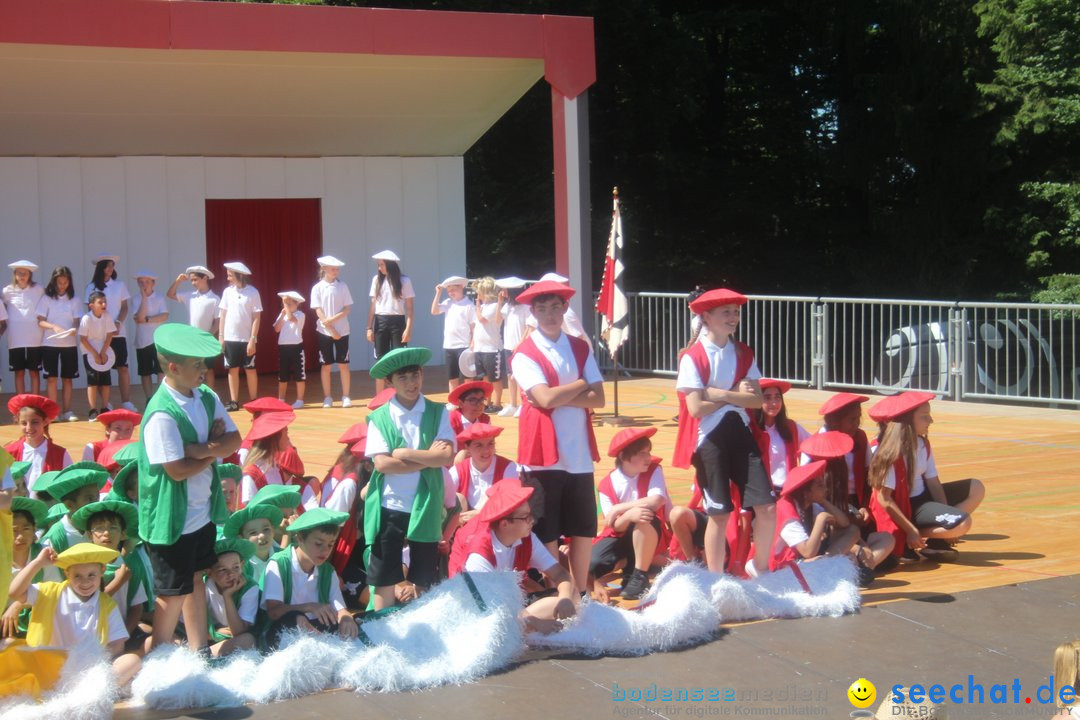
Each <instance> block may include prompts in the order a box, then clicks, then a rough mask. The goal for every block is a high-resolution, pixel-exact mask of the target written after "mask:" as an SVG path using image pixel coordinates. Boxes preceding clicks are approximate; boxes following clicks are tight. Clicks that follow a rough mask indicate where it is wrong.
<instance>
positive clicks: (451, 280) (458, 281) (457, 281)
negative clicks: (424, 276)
mask: <svg viewBox="0 0 1080 720" xmlns="http://www.w3.org/2000/svg"><path fill="white" fill-rule="evenodd" d="M468 284H469V281H468V279H467V278H463V277H461V276H460V275H451V276H450V277H448V278H446V279H445V280H443V281H442V286H443V287H446V286H448V285H468Z"/></svg>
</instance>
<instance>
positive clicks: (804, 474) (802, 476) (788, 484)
mask: <svg viewBox="0 0 1080 720" xmlns="http://www.w3.org/2000/svg"><path fill="white" fill-rule="evenodd" d="M824 472H825V461H824V460H815V461H814V462H811V463H807V464H805V465H800V466H799V467H797V468H795V469H793V470H788V473H787V479H786V480H784V489H783V490H781V491H780V495H781V496H784V497H786V496H788V495H790V494H791V493H793V492H795V491H796V490H798V489H799V488H801V487H802V486H803V485H805V484H806V483H808V482H810V481H812V480H814V479H816V478H819V477H821V476H822V474H824Z"/></svg>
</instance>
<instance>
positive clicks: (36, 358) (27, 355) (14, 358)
mask: <svg viewBox="0 0 1080 720" xmlns="http://www.w3.org/2000/svg"><path fill="white" fill-rule="evenodd" d="M8 369H9V370H11V372H19V371H20V370H30V371H31V372H37V371H38V370H40V369H41V348H40V347H21V348H11V349H10V350H8Z"/></svg>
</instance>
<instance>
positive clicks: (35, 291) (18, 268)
mask: <svg viewBox="0 0 1080 720" xmlns="http://www.w3.org/2000/svg"><path fill="white" fill-rule="evenodd" d="M8 267H9V268H11V284H10V285H7V286H5V287H4V290H3V298H4V310H5V314H6V315H7V336H8V363H9V364H10V366H11V370H12V372H14V373H15V394H16V395H21V394H22V393H24V392H26V375H27V373H29V375H30V392H32V393H34V394H35V395H37V394H38V393H40V392H41V327H40V326H38V319H37V306H38V302H39V301H40V300H41V298H42V296H44V295H45V288H43V287H42V286H41V285H40V284H38V283H36V282H34V273H35V272H36V271H37V269H38V266H37V265H35V264H34V263H32V262H30V261H29V260H16V261H15V262H13V263H8Z"/></svg>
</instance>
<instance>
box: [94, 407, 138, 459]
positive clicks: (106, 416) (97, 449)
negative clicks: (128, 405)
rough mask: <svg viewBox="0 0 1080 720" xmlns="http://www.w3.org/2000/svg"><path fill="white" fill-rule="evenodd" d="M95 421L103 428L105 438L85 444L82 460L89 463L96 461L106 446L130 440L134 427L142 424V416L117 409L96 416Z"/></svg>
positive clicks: (123, 409)
mask: <svg viewBox="0 0 1080 720" xmlns="http://www.w3.org/2000/svg"><path fill="white" fill-rule="evenodd" d="M97 421H98V422H99V423H101V424H102V425H104V426H105V437H103V438H100V439H98V440H94V441H93V442H88V443H86V446H85V447H84V448H83V454H82V459H83V460H86V461H90V462H97V461H98V456H99V455H100V454H101V451H102V450H104V449H105V446H106V445H111V444H112V443H115V442H120V441H121V440H130V439H131V436H132V434H134V432H135V426H136V425H138V424H139V423H141V422H142V415H140V414H139V413H137V412H131V411H130V410H127V409H125V408H117V409H116V410H109V411H108V412H103V413H101V414H100V415H98V416H97Z"/></svg>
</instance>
